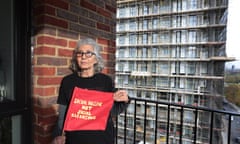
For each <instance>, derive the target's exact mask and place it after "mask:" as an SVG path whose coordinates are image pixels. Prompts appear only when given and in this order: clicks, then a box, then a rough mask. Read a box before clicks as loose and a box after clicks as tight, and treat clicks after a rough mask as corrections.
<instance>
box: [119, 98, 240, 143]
mask: <svg viewBox="0 0 240 144" xmlns="http://www.w3.org/2000/svg"><path fill="white" fill-rule="evenodd" d="M234 117H237V118H238V119H239V120H240V113H238V112H236V113H235V112H228V111H224V110H214V109H209V108H206V107H200V106H193V105H183V104H177V103H169V102H160V101H155V100H149V99H140V98H132V100H131V104H130V105H129V107H128V109H127V111H126V112H125V113H123V114H121V115H120V116H119V117H118V118H117V119H116V123H115V128H116V144H160V143H161V144H163V143H164V144H185V143H186V144H196V143H204V144H216V143H222V144H230V143H231V144H232V142H231V141H232V140H233V137H232V136H231V135H232V121H233V118H234ZM239 134H240V130H239Z"/></svg>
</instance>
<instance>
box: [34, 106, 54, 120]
mask: <svg viewBox="0 0 240 144" xmlns="http://www.w3.org/2000/svg"><path fill="white" fill-rule="evenodd" d="M33 108H34V112H35V114H36V115H42V116H53V115H56V109H54V107H47V108H42V107H39V106H34V107H33ZM37 123H39V122H38V119H37Z"/></svg>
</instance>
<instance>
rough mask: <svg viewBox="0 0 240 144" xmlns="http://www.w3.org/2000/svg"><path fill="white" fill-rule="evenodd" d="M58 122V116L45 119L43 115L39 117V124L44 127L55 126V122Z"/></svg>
mask: <svg viewBox="0 0 240 144" xmlns="http://www.w3.org/2000/svg"><path fill="white" fill-rule="evenodd" d="M56 120H57V117H56V116H49V117H45V116H42V115H39V116H38V123H40V124H43V125H47V124H53V123H54V122H56Z"/></svg>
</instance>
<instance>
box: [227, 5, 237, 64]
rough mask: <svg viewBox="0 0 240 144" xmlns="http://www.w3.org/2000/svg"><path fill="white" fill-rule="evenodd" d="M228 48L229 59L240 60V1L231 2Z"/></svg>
mask: <svg viewBox="0 0 240 144" xmlns="http://www.w3.org/2000/svg"><path fill="white" fill-rule="evenodd" d="M226 47H227V49H226V52H227V56H228V57H235V58H236V59H237V60H240V0H229V9H228V23H227V43H226Z"/></svg>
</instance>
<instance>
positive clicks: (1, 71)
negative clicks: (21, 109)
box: [0, 0, 14, 103]
mask: <svg viewBox="0 0 240 144" xmlns="http://www.w3.org/2000/svg"><path fill="white" fill-rule="evenodd" d="M12 3H13V1H12V0H2V1H0V17H4V20H3V21H1V23H0V31H1V33H0V39H1V42H0V51H1V53H0V103H2V102H6V101H9V100H14V94H13V91H14V90H13V89H14V88H13V71H14V70H13V67H12V66H13V8H12V5H13V4H12Z"/></svg>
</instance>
